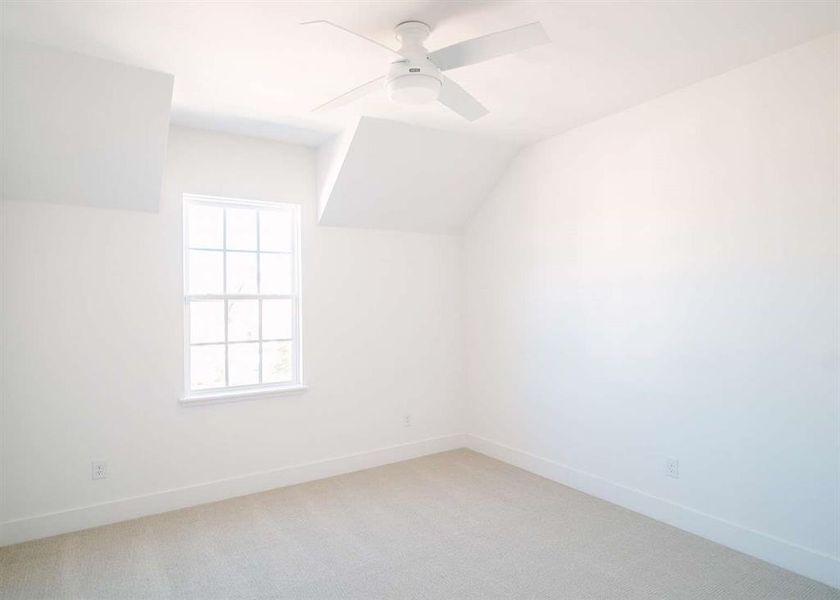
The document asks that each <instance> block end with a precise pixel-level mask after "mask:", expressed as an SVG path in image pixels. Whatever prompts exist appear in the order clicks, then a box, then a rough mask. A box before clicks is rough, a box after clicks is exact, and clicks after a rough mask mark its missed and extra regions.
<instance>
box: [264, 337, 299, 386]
mask: <svg viewBox="0 0 840 600" xmlns="http://www.w3.org/2000/svg"><path fill="white" fill-rule="evenodd" d="M262 358H263V373H262V374H263V382H264V383H281V382H286V381H291V380H292V343H291V342H264V343H263V353H262Z"/></svg>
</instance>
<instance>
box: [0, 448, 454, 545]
mask: <svg viewBox="0 0 840 600" xmlns="http://www.w3.org/2000/svg"><path fill="white" fill-rule="evenodd" d="M465 445H466V444H465V438H464V436H463V435H461V434H454V435H447V436H442V437H436V438H429V439H425V440H420V441H417V442H409V443H407V444H399V445H396V446H389V447H386V448H377V449H374V450H369V451H366V452H359V453H356V454H349V455H346V456H339V457H335V458H328V459H325V460H319V461H314V462H309V463H304V464H300V465H293V466H289V467H282V468H279V469H272V470H270V471H261V472H258V473H250V474H248V475H243V476H240V477H232V478H229V479H221V480H218V481H211V482H208V483H202V484H198V485H191V486H187V487H182V488H176V489H172V490H165V491H162V492H156V493H152V494H146V495H143V496H134V497H131V498H121V499H119V500H114V501H111V502H104V503H101V504H93V505H89V506H82V507H78V508H72V509H69V510H63V511H60V512H54V513H49V514H43V515H37V516H33V517H27V518H23V519H16V520H12V521H6V522H5V523H0V546H7V545H9V544H16V543H19V542H25V541H27V540H34V539H38V538H43V537H48V536H52V535H58V534H60V533H68V532H71V531H78V530H80V529H88V528H90V527H98V526H100V525H107V524H109V523H116V522H119V521H127V520H129V519H136V518H138V517H143V516H146V515H153V514H157V513H162V512H167V511H170V510H177V509H179V508H186V507H188V506H196V505H199V504H206V503H208V502H217V501H219V500H225V499H227V498H234V497H236V496H245V495H247V494H254V493H257V492H264V491H266V490H271V489H275V488H279V487H285V486H288V485H294V484H297V483H304V482H306V481H314V480H316V479H323V478H325V477H333V476H335V475H341V474H343V473H351V472H353V471H361V470H363V469H370V468H373V467H379V466H382V465H387V464H390V463H395V462H399V461H402V460H408V459H411V458H418V457H420V456H425V455H428V454H435V453H437V452H444V451H446V450H454V449H456V448H463V447H464V446H465Z"/></svg>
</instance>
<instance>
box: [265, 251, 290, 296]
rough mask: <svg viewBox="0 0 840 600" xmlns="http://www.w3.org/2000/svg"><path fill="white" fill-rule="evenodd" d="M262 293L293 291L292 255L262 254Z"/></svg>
mask: <svg viewBox="0 0 840 600" xmlns="http://www.w3.org/2000/svg"><path fill="white" fill-rule="evenodd" d="M260 293H261V294H291V293H292V256H291V255H290V254H260Z"/></svg>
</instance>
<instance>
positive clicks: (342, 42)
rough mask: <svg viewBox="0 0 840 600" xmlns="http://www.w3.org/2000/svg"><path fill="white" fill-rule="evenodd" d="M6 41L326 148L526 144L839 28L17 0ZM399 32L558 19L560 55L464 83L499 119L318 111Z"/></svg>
mask: <svg viewBox="0 0 840 600" xmlns="http://www.w3.org/2000/svg"><path fill="white" fill-rule="evenodd" d="M0 6H2V8H0V10H2V13H3V14H2V19H0V21H2V25H0V27H2V33H3V35H8V36H11V37H13V38H22V39H25V40H29V41H33V42H38V43H41V44H47V45H51V46H57V47H59V48H63V49H67V50H73V51H76V52H81V53H85V54H90V55H94V56H98V57H102V58H107V59H111V60H115V61H119V62H124V63H128V64H131V65H136V66H140V67H145V68H149V69H154V70H158V71H164V72H167V73H172V74H174V75H175V90H174V98H173V120H174V121H175V122H178V123H181V124H184V125H192V126H200V127H206V128H211V129H221V130H226V131H232V132H238V133H246V134H251V135H260V136H267V137H274V138H279V139H284V140H288V141H296V142H303V143H309V144H318V143H320V142H321V141H323V140H324V139H326V138H327V137H329V136H331V135H332V134H334V133H336V132H338V131H340V130H341V129H343V128H344V127H346V126H348V125H349V124H350V123H353V122H355V121H356V119H357V118H358V117H359V116H360V115H370V116H374V117H384V118H388V119H393V120H398V121H403V122H406V123H413V124H419V125H426V126H431V127H436V128H440V129H445V130H452V131H462V132H470V133H473V134H477V135H484V136H492V137H495V138H498V139H502V140H506V141H509V142H514V143H526V142H531V141H534V140H537V139H540V138H544V137H548V136H550V135H553V134H556V133H559V132H561V131H564V130H567V129H570V128H572V127H576V126H578V125H581V124H583V123H585V122H588V121H591V120H594V119H596V118H598V117H601V116H603V115H606V114H609V113H612V112H615V111H618V110H621V109H623V108H626V107H629V106H632V105H634V104H637V103H639V102H642V101H644V100H647V99H649V98H652V97H654V96H657V95H660V94H663V93H666V92H668V91H671V90H674V89H677V88H679V87H682V86H685V85H687V84H690V83H692V82H695V81H699V80H701V79H704V78H707V77H710V76H712V75H715V74H718V73H721V72H723V71H726V70H728V69H731V68H733V67H736V66H738V65H741V64H744V63H747V62H750V61H753V60H756V59H758V58H761V57H763V56H766V55H768V54H772V53H774V52H777V51H780V50H783V49H785V48H788V47H790V46H793V45H796V44H798V43H801V42H804V41H806V40H808V39H811V38H814V37H817V36H819V35H822V34H825V33H828V32H829V31H831V30H833V29H836V28H837V27H838V4H837V3H836V2H831V1H821V2H806V1H799V2H781V1H773V2H759V1H735V0H733V1H731V2H717V1H716V2H689V1H682V2H673V1H668V2H589V3H586V2H482V1H470V2H457V1H454V2H453V1H447V2H441V1H437V2H435V1H404V2H394V1H383V2H254V3H245V2H217V3H198V2H144V3H118V2H110V3H102V2H83V1H78V0H77V1H74V2H37V3H36V2H10V1H8V0H6V1H4V2H3V3H2V4H0ZM315 19H329V20H332V21H335V22H337V23H339V24H341V25H343V26H345V27H348V28H351V29H354V30H356V31H358V32H360V33H362V34H364V35H367V36H369V37H372V38H374V39H376V40H378V41H380V42H381V43H384V44H388V45H390V46H392V47H393V46H395V45H396V44H395V41H394V39H393V33H392V28H393V26H394V25H396V24H397V23H399V22H400V21H404V20H407V19H419V20H423V21H426V22H427V23H429V24H430V25H432V26H433V28H434V30H433V32H432V35H431V37H430V38H429V40H428V43H427V46H428V47H429V49H431V50H434V49H436V48H439V47H442V46H446V45H449V44H451V43H454V42H456V41H459V40H462V39H465V38H470V37H474V36H478V35H482V34H485V33H489V32H493V31H498V30H501V29H506V28H509V27H513V26H515V25H520V24H523V23H528V22H530V21H534V20H540V21H542V23H543V25H544V26H545V29H546V31H547V32H548V34H549V36H550V37H551V39H552V40H553V43H552V44H550V45H547V46H542V47H538V48H533V49H531V50H528V51H525V52H522V53H521V54H518V55H515V56H510V57H504V58H499V59H496V60H493V61H490V62H487V63H484V64H481V65H474V66H471V67H465V68H462V69H457V70H454V71H451V72H450V73H449V75H450V76H451V77H452V78H453V79H455V80H456V81H457V82H458V83H460V84H461V85H462V86H463V87H464V88H466V89H467V90H468V91H470V92H471V93H473V94H474V95H475V96H476V97H477V98H478V99H479V100H480V101H481V102H483V103H484V104H485V105H486V106H487V107H488V108H489V109H490V114H489V115H488V116H486V117H484V118H482V119H481V120H479V121H476V122H474V123H467V122H465V121H462V120H461V119H459V118H458V117H456V116H455V115H453V114H451V113H449V112H448V111H447V109H445V108H443V107H441V106H437V105H434V106H427V107H426V106H424V107H421V108H406V107H401V106H397V105H393V104H391V103H390V102H388V101H387V100H386V98H385V94H384V91H383V92H380V93H377V94H375V95H373V96H371V97H369V98H367V99H365V100H363V101H360V102H358V103H355V104H353V105H351V106H348V107H345V108H342V109H339V110H337V111H335V112H333V113H328V114H317V115H313V114H310V113H309V109H310V108H311V107H314V106H316V105H318V104H321V103H322V102H324V101H326V100H328V99H330V98H332V97H333V96H336V95H338V94H340V93H343V92H344V91H346V90H348V89H350V88H352V87H354V86H356V85H359V84H360V83H363V82H365V81H368V80H370V79H372V78H374V77H376V76H378V75H381V74H384V72H385V69H386V66H387V64H388V62H389V61H390V56H389V54H388V52H387V51H384V50H382V49H379V48H377V47H376V46H374V45H372V44H367V43H365V42H362V41H359V40H356V39H354V38H353V37H352V36H347V35H343V34H342V33H340V32H337V31H332V30H330V28H327V27H318V26H312V27H303V26H300V25H298V23H300V22H302V21H308V20H315Z"/></svg>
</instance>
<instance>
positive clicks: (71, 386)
mask: <svg viewBox="0 0 840 600" xmlns="http://www.w3.org/2000/svg"><path fill="white" fill-rule="evenodd" d="M169 138H170V139H169V147H168V158H167V167H166V174H165V186H164V192H163V197H162V201H161V207H160V212H159V213H157V214H154V213H142V212H134V211H121V210H103V209H94V208H87V207H74V206H61V205H55V204H44V203H26V202H16V201H11V200H7V201H6V202H4V203H3V227H4V229H3V247H2V251H3V262H2V275H3V284H4V285H3V294H2V300H3V315H2V318H3V321H2V323H3V345H4V352H3V365H2V366H3V373H4V377H3V390H2V397H3V401H4V407H3V410H4V413H5V414H4V415H3V416H4V419H3V428H4V429H3V432H2V433H3V438H4V448H3V460H4V464H3V466H4V468H5V479H4V484H5V485H4V487H5V494H6V499H5V501H6V502H5V504H6V505H5V507H4V511H5V512H4V514H3V517H4V519H3V520H13V519H20V518H24V517H28V516H32V515H39V514H42V513H47V512H51V511H58V510H63V509H68V508H73V507H80V506H86V505H90V504H94V503H98V502H106V501H110V500H115V499H120V498H126V497H130V496H137V495H140V494H147V493H154V492H158V491H162V490H169V489H173V488H179V487H182V486H187V485H193V484H201V483H205V482H210V481H215V480H219V479H223V478H226V477H235V476H240V475H248V474H251V473H258V472H261V471H267V470H271V469H276V468H280V467H283V466H287V465H298V464H301V463H306V462H309V461H313V460H320V459H325V458H331V457H336V456H343V455H346V454H352V453H355V452H363V451H366V450H371V449H375V448H382V447H388V446H391V445H393V444H400V443H405V442H411V441H414V440H422V439H426V438H430V437H434V436H438V435H446V434H449V433H453V432H459V431H460V430H461V423H460V421H459V417H460V404H459V403H460V400H461V395H462V394H461V391H460V389H459V386H460V381H461V374H460V372H459V370H460V355H459V352H460V343H459V342H460V337H461V334H460V331H461V325H460V322H459V319H460V316H459V313H458V308H457V307H458V305H459V304H460V301H459V299H458V293H459V292H458V290H459V285H460V281H461V275H460V267H461V263H460V258H459V256H460V255H459V253H460V241H459V239H458V238H454V237H451V236H430V235H418V234H400V233H393V232H372V231H358V230H342V229H334V228H323V227H317V226H316V224H315V214H316V207H315V204H316V198H315V166H314V160H315V157H314V152H313V151H312V150H311V149H309V148H304V147H300V146H290V145H285V144H281V143H276V142H270V141H261V140H254V139H249V138H240V137H235V136H227V135H224V134H213V133H205V132H199V131H197V130H188V129H178V128H173V129H172V131H171V132H170V136H169ZM184 192H190V193H198V194H213V195H218V196H229V197H239V198H253V199H260V200H279V201H288V202H296V203H300V204H302V205H303V211H302V213H303V267H304V272H303V302H304V304H303V306H304V360H305V373H306V383H307V384H308V385H309V390H308V391H307V392H305V393H302V394H299V395H291V396H285V397H280V398H272V399H263V400H252V401H246V402H238V403H229V404H220V405H212V406H202V407H181V406H180V405H179V402H178V400H179V397H180V396H181V394H182V368H183V366H182V365H183V358H182V354H183V351H182V343H183V340H182V334H183V323H182V311H183V305H182V297H181V293H182V284H181V226H182V225H181V194H182V193H184ZM407 412H408V413H410V414H411V427H410V428H406V427H405V426H404V422H403V417H404V415H405V414H406V413H407ZM92 460H104V461H107V462H108V468H109V477H108V479H107V480H102V481H91V476H90V462H91V461H92Z"/></svg>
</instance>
